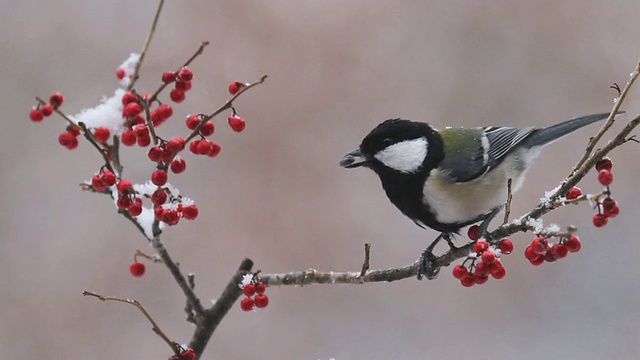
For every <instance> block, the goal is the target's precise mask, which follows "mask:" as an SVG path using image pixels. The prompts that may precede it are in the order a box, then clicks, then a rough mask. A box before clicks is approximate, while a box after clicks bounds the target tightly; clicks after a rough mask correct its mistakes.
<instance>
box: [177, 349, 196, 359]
mask: <svg viewBox="0 0 640 360" xmlns="http://www.w3.org/2000/svg"><path fill="white" fill-rule="evenodd" d="M180 356H181V359H182V360H196V352H195V351H194V350H193V349H192V348H188V349H187V350H185V351H183V352H181V353H180Z"/></svg>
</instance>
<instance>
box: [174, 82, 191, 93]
mask: <svg viewBox="0 0 640 360" xmlns="http://www.w3.org/2000/svg"><path fill="white" fill-rule="evenodd" d="M175 88H176V90H180V91H182V92H187V91H189V90H191V81H176V85H175Z"/></svg>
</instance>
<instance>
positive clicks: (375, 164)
mask: <svg viewBox="0 0 640 360" xmlns="http://www.w3.org/2000/svg"><path fill="white" fill-rule="evenodd" d="M438 154H440V155H438ZM441 158H442V140H441V139H440V136H439V135H438V134H437V133H436V132H435V130H433V128H431V126H429V125H428V124H426V123H421V122H415V121H409V120H402V119H390V120H386V121H384V122H382V123H381V124H380V125H378V126H376V127H375V128H374V129H373V130H371V132H370V133H369V135H367V136H366V137H365V138H364V139H363V140H362V143H361V144H360V147H359V149H358V150H355V151H352V152H350V153H349V154H347V155H345V157H344V158H343V159H342V161H340V166H342V167H345V168H349V169H351V168H355V167H359V166H365V167H369V168H371V169H373V170H374V171H376V172H379V171H384V170H392V171H394V172H399V173H403V174H411V173H415V172H417V171H419V170H420V169H422V168H424V165H425V163H430V162H432V163H434V164H436V163H438V162H439V161H440V160H441Z"/></svg>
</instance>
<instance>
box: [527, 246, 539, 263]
mask: <svg viewBox="0 0 640 360" xmlns="http://www.w3.org/2000/svg"><path fill="white" fill-rule="evenodd" d="M524 257H525V258H527V260H529V261H531V260H535V259H537V258H538V257H540V255H538V254H536V252H535V251H533V247H532V246H531V245H529V246H527V247H526V249H524Z"/></svg>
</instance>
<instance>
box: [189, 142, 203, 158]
mask: <svg viewBox="0 0 640 360" xmlns="http://www.w3.org/2000/svg"><path fill="white" fill-rule="evenodd" d="M201 142H202V140H198V139H196V140H192V141H191V142H190V143H189V151H191V152H192V153H194V154H196V155H199V154H200V153H199V152H198V146H199V145H200V143H201Z"/></svg>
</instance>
